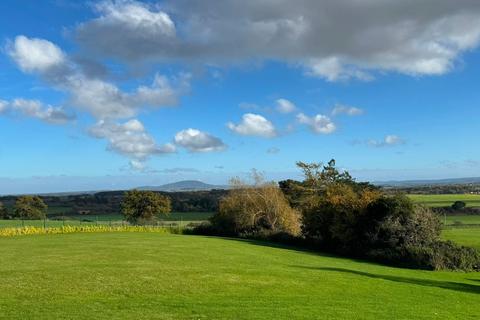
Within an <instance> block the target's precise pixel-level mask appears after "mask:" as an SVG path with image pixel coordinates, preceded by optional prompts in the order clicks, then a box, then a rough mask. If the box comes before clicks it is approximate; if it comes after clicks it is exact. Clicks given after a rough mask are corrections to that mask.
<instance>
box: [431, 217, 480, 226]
mask: <svg viewBox="0 0 480 320" xmlns="http://www.w3.org/2000/svg"><path fill="white" fill-rule="evenodd" d="M440 219H441V220H442V222H443V221H444V218H443V217H440ZM472 224H474V225H479V226H480V215H447V225H460V226H461V225H472Z"/></svg>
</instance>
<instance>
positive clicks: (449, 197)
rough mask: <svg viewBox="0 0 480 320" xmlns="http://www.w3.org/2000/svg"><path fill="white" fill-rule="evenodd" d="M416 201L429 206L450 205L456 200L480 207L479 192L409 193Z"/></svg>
mask: <svg viewBox="0 0 480 320" xmlns="http://www.w3.org/2000/svg"><path fill="white" fill-rule="evenodd" d="M408 196H409V197H410V199H412V200H413V201H414V202H416V203H420V204H424V205H426V206H429V207H449V206H451V205H452V204H453V203H454V202H455V201H464V202H465V203H466V204H467V206H468V207H480V195H478V194H409V195H408Z"/></svg>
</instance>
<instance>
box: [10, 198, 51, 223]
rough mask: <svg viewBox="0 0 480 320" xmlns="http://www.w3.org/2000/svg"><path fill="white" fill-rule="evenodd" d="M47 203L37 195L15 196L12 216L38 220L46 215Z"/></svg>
mask: <svg viewBox="0 0 480 320" xmlns="http://www.w3.org/2000/svg"><path fill="white" fill-rule="evenodd" d="M47 209H48V207H47V205H46V204H45V203H44V202H43V200H42V199H41V198H40V197H38V196H21V197H18V198H17V201H16V202H15V208H14V218H18V219H26V220H39V219H45V218H46V217H47Z"/></svg>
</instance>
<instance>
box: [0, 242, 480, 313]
mask: <svg viewBox="0 0 480 320" xmlns="http://www.w3.org/2000/svg"><path fill="white" fill-rule="evenodd" d="M0 257H1V259H0V274H1V275H2V278H1V281H0V318H3V319H478V318H480V308H479V302H480V274H479V273H460V272H428V271H418V270H408V269H399V268H391V267H385V266H380V265H376V264H371V263H366V262H361V261H354V260H350V259H343V258H337V257H332V256H328V255H319V254H315V253H309V252H302V251H296V250H291V249H285V248H275V247H271V246H268V245H265V244H262V243H258V242H250V241H239V240H228V239H220V238H207V237H200V236H183V235H159V234H149V233H99V234H81V233H79V234H64V235H38V236H22V237H14V238H0Z"/></svg>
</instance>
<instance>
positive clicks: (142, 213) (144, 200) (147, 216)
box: [122, 190, 171, 224]
mask: <svg viewBox="0 0 480 320" xmlns="http://www.w3.org/2000/svg"><path fill="white" fill-rule="evenodd" d="M170 210H171V203H170V198H168V197H167V196H163V195H161V194H158V193H155V192H152V191H139V190H132V191H127V192H125V197H124V198H123V201H122V214H123V215H124V216H125V219H126V220H127V221H129V222H131V223H134V224H148V223H151V222H152V221H154V220H155V219H156V218H157V217H158V216H159V215H162V214H163V215H168V214H169V213H170Z"/></svg>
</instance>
